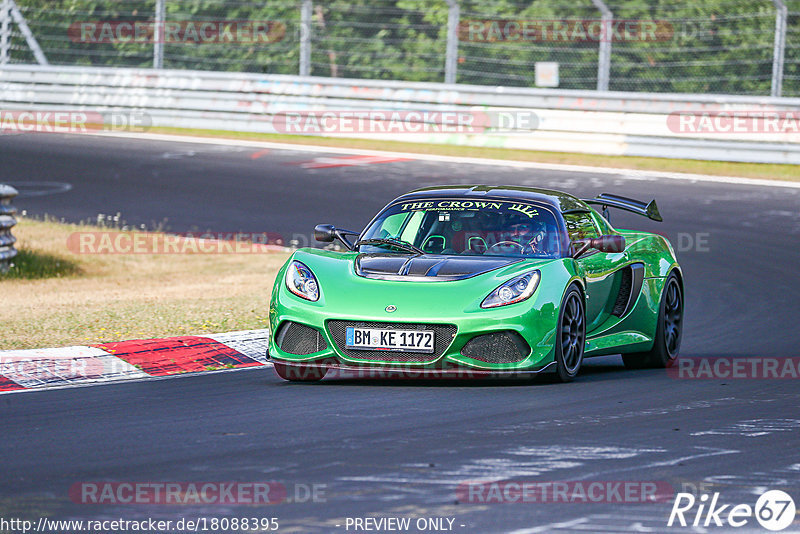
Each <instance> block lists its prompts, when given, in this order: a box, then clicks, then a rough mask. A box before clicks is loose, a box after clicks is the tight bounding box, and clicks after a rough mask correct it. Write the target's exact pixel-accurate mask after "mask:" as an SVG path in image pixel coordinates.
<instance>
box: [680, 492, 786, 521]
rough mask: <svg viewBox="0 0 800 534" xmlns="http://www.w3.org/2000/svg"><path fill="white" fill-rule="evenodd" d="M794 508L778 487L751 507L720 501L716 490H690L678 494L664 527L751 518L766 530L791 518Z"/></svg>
mask: <svg viewBox="0 0 800 534" xmlns="http://www.w3.org/2000/svg"><path fill="white" fill-rule="evenodd" d="M795 513H796V509H795V505H794V500H793V499H792V497H791V496H790V495H789V494H788V493H786V492H784V491H780V490H770V491H767V492H765V493H763V494H762V495H761V496H760V497H759V498H758V500H757V501H756V504H755V506H754V507H753V506H750V505H749V504H736V505H732V504H720V502H719V493H714V494H713V495H712V496H711V497H709V496H708V494H703V495H700V497H695V496H694V495H693V494H691V493H678V494H677V495H676V496H675V502H674V503H673V505H672V512H671V513H670V514H669V521H668V522H667V526H668V527H671V526H676V527H677V526H681V527H686V526H692V527H712V526H717V527H734V528H739V527H743V526H745V525H748V524H750V525H751V526H752V523H751V520H752V519H753V518H755V520H756V521H758V523H759V524H760V525H761V526H762V527H764V528H766V529H767V530H772V531H779V530H783V529H785V528H787V527H788V526H789V525H791V524H792V522H793V521H794V517H795Z"/></svg>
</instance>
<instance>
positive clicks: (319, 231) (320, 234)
mask: <svg viewBox="0 0 800 534" xmlns="http://www.w3.org/2000/svg"><path fill="white" fill-rule="evenodd" d="M314 239H316V240H317V241H322V242H323V243H332V242H333V240H334V239H336V228H335V227H334V226H333V225H332V224H318V225H316V226H315V227H314Z"/></svg>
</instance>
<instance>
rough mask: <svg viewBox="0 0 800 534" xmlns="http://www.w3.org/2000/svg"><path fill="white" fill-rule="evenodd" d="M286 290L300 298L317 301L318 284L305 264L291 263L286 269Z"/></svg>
mask: <svg viewBox="0 0 800 534" xmlns="http://www.w3.org/2000/svg"><path fill="white" fill-rule="evenodd" d="M286 288H287V289H288V290H289V291H291V292H292V293H294V294H295V295H297V296H298V297H300V298H304V299H306V300H311V301H315V300H319V284H317V279H316V277H315V276H314V273H312V272H311V269H309V268H308V267H307V266H306V265H305V264H303V263H300V262H299V261H292V263H290V264H289V267H288V268H287V269H286Z"/></svg>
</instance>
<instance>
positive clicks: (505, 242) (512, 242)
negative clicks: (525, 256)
mask: <svg viewBox="0 0 800 534" xmlns="http://www.w3.org/2000/svg"><path fill="white" fill-rule="evenodd" d="M500 245H511V246H514V247H519V253H520V254H522V253H524V252H525V247H526V246H528V245H520V244H519V243H517V242H516V241H498V242H497V243H495V244H494V245H492V246H491V247H489V248H488V249H487V252H488V251H489V250H492V249H493V248H495V247H499V246H500Z"/></svg>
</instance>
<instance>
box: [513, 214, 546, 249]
mask: <svg viewBox="0 0 800 534" xmlns="http://www.w3.org/2000/svg"><path fill="white" fill-rule="evenodd" d="M544 230H545V226H544V224H543V223H542V222H541V221H537V220H529V221H520V222H517V223H514V224H511V225H509V226H508V231H507V232H505V234H506V237H505V238H504V239H506V240H508V241H514V242H515V243H519V244H520V245H522V246H525V245H527V244H528V243H530V242H531V241H533V242H534V243H538V242H540V241H542V239H543V237H544Z"/></svg>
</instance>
